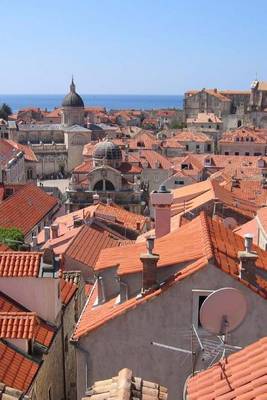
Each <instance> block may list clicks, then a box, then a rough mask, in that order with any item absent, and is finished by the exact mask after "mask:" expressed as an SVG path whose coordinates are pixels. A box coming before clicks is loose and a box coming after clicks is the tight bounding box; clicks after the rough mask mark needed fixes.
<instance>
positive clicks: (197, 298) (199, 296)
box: [192, 290, 213, 329]
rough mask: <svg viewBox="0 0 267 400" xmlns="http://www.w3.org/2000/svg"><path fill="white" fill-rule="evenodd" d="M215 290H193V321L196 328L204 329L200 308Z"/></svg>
mask: <svg viewBox="0 0 267 400" xmlns="http://www.w3.org/2000/svg"><path fill="white" fill-rule="evenodd" d="M212 292H213V290H193V291H192V294H193V303H192V304H193V309H192V323H193V325H194V326H195V328H196V329H202V326H201V322H200V309H201V306H202V304H203V303H204V301H205V299H206V298H207V297H208V296H209V295H210V294H211V293H212Z"/></svg>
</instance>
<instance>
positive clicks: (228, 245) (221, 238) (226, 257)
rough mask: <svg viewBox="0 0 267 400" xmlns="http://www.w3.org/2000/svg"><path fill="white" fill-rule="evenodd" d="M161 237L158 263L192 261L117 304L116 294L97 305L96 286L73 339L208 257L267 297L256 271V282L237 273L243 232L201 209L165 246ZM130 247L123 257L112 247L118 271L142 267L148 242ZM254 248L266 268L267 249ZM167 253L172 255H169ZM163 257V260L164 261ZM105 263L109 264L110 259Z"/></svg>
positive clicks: (265, 285)
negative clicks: (151, 287) (145, 291)
mask: <svg viewBox="0 0 267 400" xmlns="http://www.w3.org/2000/svg"><path fill="white" fill-rule="evenodd" d="M179 232H180V234H179ZM162 239H163V238H160V239H157V240H156V241H155V253H157V254H159V256H160V258H159V263H160V262H161V265H158V266H159V267H160V266H161V267H163V266H170V265H172V264H176V265H179V263H182V262H185V261H187V262H189V264H188V265H187V266H186V267H184V268H182V269H181V270H179V272H178V273H177V274H176V275H174V276H172V277H171V278H170V279H169V280H167V281H166V282H165V283H164V284H163V285H162V286H161V288H160V289H158V290H156V291H154V292H152V293H150V294H148V295H145V296H143V297H140V298H137V297H134V298H131V299H129V300H127V301H125V302H124V303H121V304H116V298H113V299H110V300H108V301H107V302H105V303H104V304H102V305H100V306H98V307H95V308H94V307H93V304H94V302H95V300H96V298H97V290H96V289H95V290H94V291H93V292H91V294H90V297H89V301H88V303H87V304H86V306H85V308H84V310H83V313H82V316H81V318H80V321H79V323H78V324H77V326H76V329H75V331H74V335H73V339H74V340H78V339H79V338H80V337H81V336H84V335H86V334H87V333H88V332H90V331H92V330H94V329H96V328H98V327H100V326H101V325H103V324H105V323H106V322H107V321H109V320H111V319H113V318H116V317H117V316H118V315H121V314H122V313H124V312H126V311H129V310H131V309H134V308H135V307H136V306H137V305H139V304H142V303H145V302H146V301H147V300H149V299H151V298H153V297H155V296H158V295H160V294H162V293H163V292H164V291H165V290H167V289H168V288H169V287H170V286H172V285H173V284H175V283H176V282H178V281H180V280H182V279H184V278H186V277H188V276H191V275H192V274H194V273H195V272H197V271H199V270H200V269H202V268H204V267H205V266H206V265H208V263H209V260H211V263H212V264H213V265H214V266H215V267H217V268H219V269H221V270H222V271H224V272H225V273H227V274H229V275H230V276H231V277H233V278H234V279H236V280H239V281H240V282H241V283H242V284H244V285H245V286H247V287H248V288H250V289H251V290H253V291H254V292H255V293H257V294H258V295H260V296H261V297H263V298H264V299H267V292H266V289H267V281H266V280H264V279H262V278H261V277H260V276H257V275H256V277H255V282H253V283H251V282H248V281H245V280H244V279H240V278H239V277H238V267H239V260H238V252H239V251H240V250H243V249H244V242H243V239H242V238H241V237H240V236H238V235H237V234H235V233H233V232H232V231H231V230H230V229H227V228H225V226H224V225H223V224H222V223H220V222H217V221H215V220H211V219H210V218H207V217H206V216H205V214H204V213H202V214H201V215H200V216H199V217H197V218H195V219H194V220H192V221H191V222H188V223H187V224H185V225H182V226H181V228H180V229H178V231H177V233H176V235H175V234H174V233H171V234H169V235H166V236H165V242H164V246H163V241H162ZM174 242H175V243H177V246H178V247H177V246H175V250H176V254H175V255H174V253H175V251H174V246H173V243H174ZM180 244H181V245H180ZM127 247H128V248H124V250H125V249H126V250H127V251H126V252H125V253H124V254H123V257H122V254H121V253H120V252H119V250H122V249H123V248H122V249H120V248H118V249H116V250H118V256H117V257H116V256H115V254H113V253H114V251H113V249H110V250H109V251H110V254H109V256H110V257H111V258H112V259H111V261H110V262H109V265H111V264H113V266H114V265H118V271H120V272H119V273H118V274H119V275H120V274H123V273H126V274H130V273H132V272H141V271H142V267H141V268H140V265H139V257H140V253H142V252H144V249H145V245H144V244H141V243H138V244H136V245H134V246H127ZM190 249H191V252H190ZM253 250H254V251H256V252H257V254H258V259H257V261H256V266H257V268H259V269H264V270H265V271H267V252H266V251H264V250H262V249H260V248H259V247H257V246H254V247H253ZM106 252H107V250H103V253H106ZM166 254H167V256H168V257H169V258H167V257H166ZM113 257H114V258H113ZM100 258H101V256H100ZM162 258H163V260H164V261H163V262H164V264H162V261H161V259H162ZM115 262H116V264H115ZM106 265H108V262H107V264H106Z"/></svg>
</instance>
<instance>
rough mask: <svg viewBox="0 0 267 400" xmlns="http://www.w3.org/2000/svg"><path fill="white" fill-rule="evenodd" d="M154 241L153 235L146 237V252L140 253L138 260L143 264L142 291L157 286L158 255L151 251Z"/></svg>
mask: <svg viewBox="0 0 267 400" xmlns="http://www.w3.org/2000/svg"><path fill="white" fill-rule="evenodd" d="M154 242H155V237H154V236H150V237H148V238H147V241H146V247H147V253H146V254H141V255H140V260H141V261H142V264H143V274H142V293H145V292H147V291H149V290H151V289H155V288H157V287H158V282H157V263H158V260H159V255H158V254H154V253H153V249H154Z"/></svg>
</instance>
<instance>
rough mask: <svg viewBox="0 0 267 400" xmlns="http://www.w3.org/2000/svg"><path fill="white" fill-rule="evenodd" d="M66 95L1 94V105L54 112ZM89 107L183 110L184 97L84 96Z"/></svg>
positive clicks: (14, 109)
mask: <svg viewBox="0 0 267 400" xmlns="http://www.w3.org/2000/svg"><path fill="white" fill-rule="evenodd" d="M64 96H65V95H64V94H62V95H61V94H55V95H48V94H34V95H32V94H19V95H15V94H12V95H11V94H6V95H5V94H0V104H2V103H6V104H8V105H9V106H10V107H11V109H12V111H13V113H15V112H17V111H18V110H21V109H22V108H26V107H35V108H41V109H42V110H44V109H47V110H48V111H51V110H53V109H54V108H55V107H60V106H61V103H62V100H63V98H64ZM81 97H82V98H83V101H84V104H85V106H87V107H105V108H106V109H107V110H121V109H138V110H151V109H159V108H183V96H182V95H177V96H176V95H100V94H83V95H81Z"/></svg>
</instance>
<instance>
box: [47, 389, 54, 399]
mask: <svg viewBox="0 0 267 400" xmlns="http://www.w3.org/2000/svg"><path fill="white" fill-rule="evenodd" d="M52 399H53V396H52V388H51V386H50V388H49V389H48V400H52Z"/></svg>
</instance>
